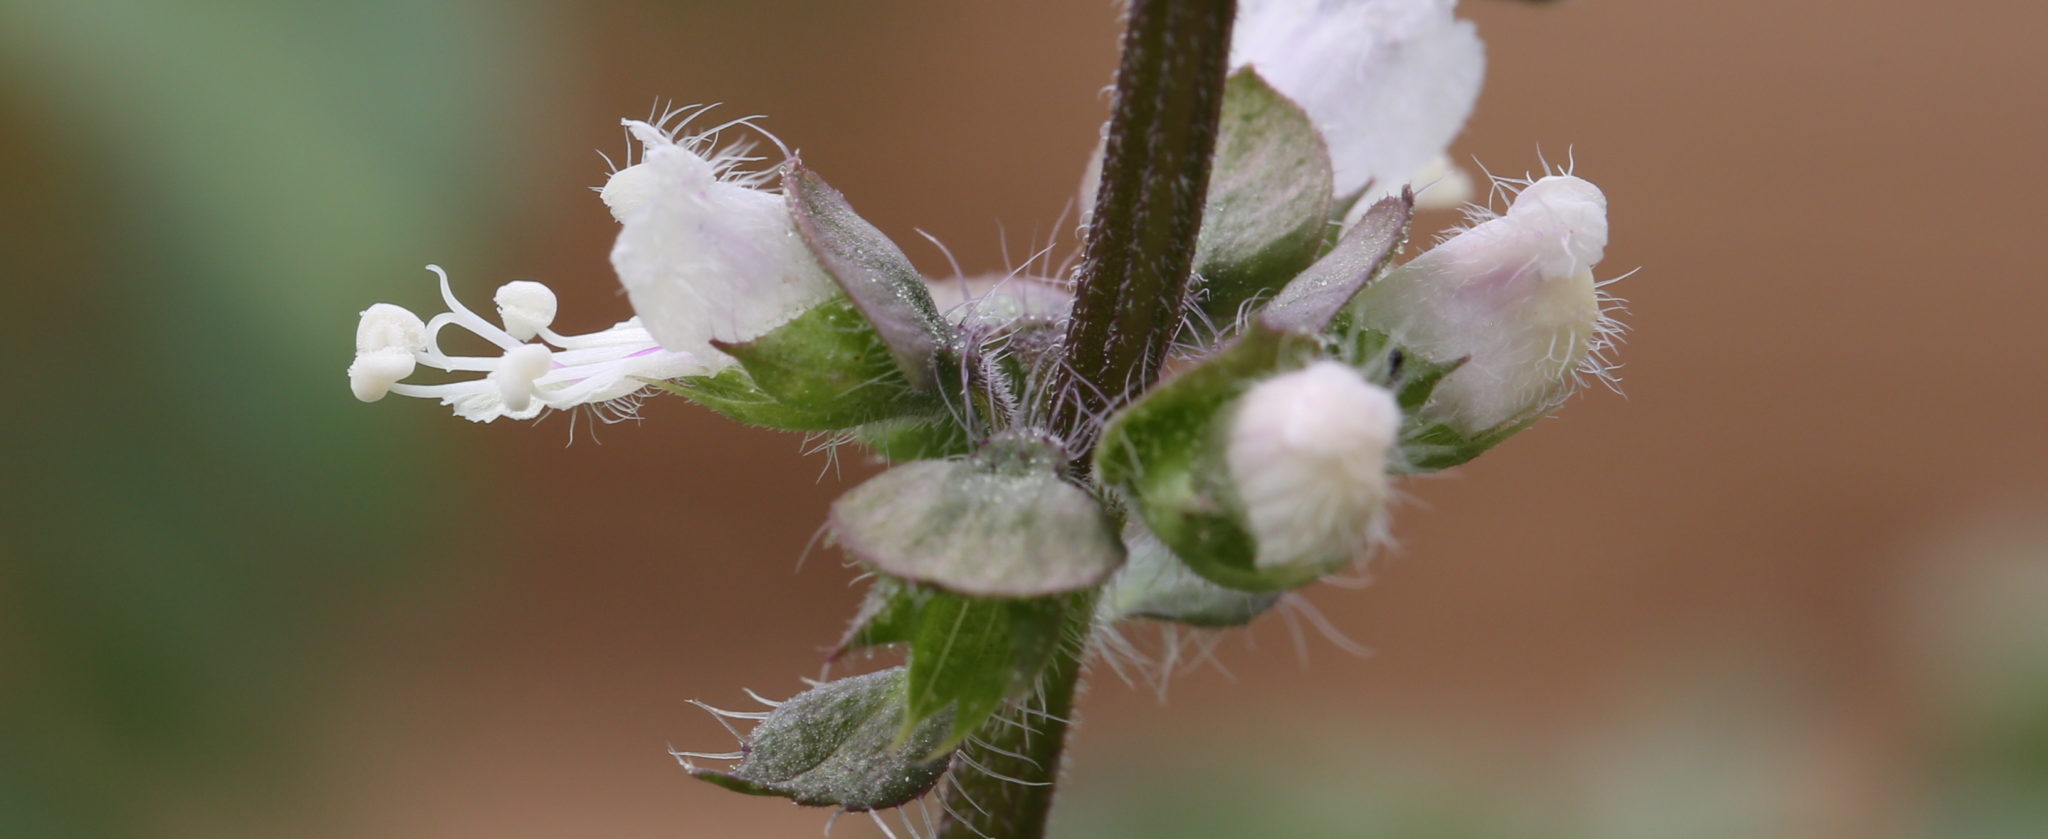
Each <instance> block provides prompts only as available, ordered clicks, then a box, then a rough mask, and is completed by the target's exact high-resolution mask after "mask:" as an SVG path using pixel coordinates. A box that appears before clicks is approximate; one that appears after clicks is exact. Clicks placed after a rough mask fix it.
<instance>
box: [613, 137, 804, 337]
mask: <svg viewBox="0 0 2048 839" xmlns="http://www.w3.org/2000/svg"><path fill="white" fill-rule="evenodd" d="M627 126H628V127H629V128H630V129H631V130H632V132H633V135H634V136H635V137H637V138H638V139H639V140H640V142H641V144H642V147H643V149H644V150H645V157H644V158H643V159H642V161H641V162H640V163H638V164H636V165H634V166H631V167H628V168H627V169H625V170H622V171H620V172H619V173H618V174H617V175H614V176H613V179H612V180H613V183H611V184H608V185H607V187H606V189H605V190H604V197H605V200H606V203H607V204H608V205H609V206H610V207H611V208H612V211H613V213H615V214H617V215H618V216H619V218H620V219H621V221H622V224H621V227H620V229H619V238H618V242H617V244H616V245H614V247H613V248H612V267H613V268H615V269H616V270H617V271H618V274H619V280H620V282H621V283H623V284H624V285H625V287H626V293H627V295H628V296H629V297H630V298H631V299H632V302H633V310H634V311H635V312H636V313H638V314H639V316H640V322H641V324H642V325H644V326H645V327H646V328H647V331H648V332H650V333H652V334H653V335H654V339H655V340H656V341H659V342H660V343H661V346H662V348H663V349H666V350H669V351H672V352H688V353H691V354H693V355H695V356H696V357H698V358H700V359H703V360H704V361H705V362H706V363H707V364H709V365H710V366H712V367H713V368H721V367H724V366H727V365H730V364H732V363H733V361H732V359H731V358H730V357H729V356H726V355H725V354H723V353H721V352H719V351H718V350H717V349H715V348H713V346H712V343H711V342H712V341H714V340H715V341H721V342H727V343H738V342H743V341H747V340H751V339H753V338H757V337H759V336H761V335H764V334H766V333H767V332H769V331H770V330H772V329H774V328H775V327H777V326H780V325H782V324H784V323H786V322H788V321H789V320H790V319H791V318H794V317H795V316H797V315H798V314H800V313H802V312H804V311H805V310H807V309H809V308H811V307H812V306H814V305H816V304H818V303H820V302H822V301H825V300H827V299H829V298H831V297H833V296H835V295H837V294H839V291H838V288H837V286H835V285H834V284H833V282H832V280H831V278H830V277H829V276H827V275H826V274H825V272H824V270H823V269H822V268H820V267H819V265H818V262H817V260H816V259H815V258H814V257H812V255H811V253H810V250H809V249H808V248H807V247H806V245H805V244H804V240H803V239H802V238H801V237H800V236H798V235H797V233H796V230H795V228H794V226H793V222H792V221H791V218H790V212H789V209H788V207H787V205H786V204H785V203H784V200H783V197H782V196H781V195H780V194H777V193H774V192H769V191H767V190H764V189H759V188H756V187H757V185H758V184H760V183H761V182H762V181H763V180H764V178H762V177H759V176H749V175H743V174H736V173H735V171H734V170H733V168H732V167H733V164H734V161H735V158H734V157H733V154H732V153H731V152H716V153H713V154H712V155H711V156H710V157H705V156H703V155H700V154H699V150H700V149H703V148H705V147H706V145H707V143H708V140H707V139H706V138H686V139H684V140H682V141H680V142H678V141H677V140H676V139H674V138H672V137H670V136H669V135H668V134H666V133H664V132H663V131H662V130H661V129H660V128H657V127H655V126H653V125H649V124H647V123H644V122H631V121H629V122H628V123H627Z"/></svg>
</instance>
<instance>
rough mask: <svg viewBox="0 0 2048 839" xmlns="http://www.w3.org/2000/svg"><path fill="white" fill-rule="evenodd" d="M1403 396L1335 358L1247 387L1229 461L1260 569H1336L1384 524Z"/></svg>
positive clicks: (1232, 429) (1361, 549)
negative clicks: (1390, 461) (1398, 399)
mask: <svg viewBox="0 0 2048 839" xmlns="http://www.w3.org/2000/svg"><path fill="white" fill-rule="evenodd" d="M1400 431H1401V408H1400V405H1399V403H1397V402H1396V401H1395V399H1394V396H1393V394H1391V393H1388V392H1387V391H1386V389H1384V388H1381V387H1379V386H1377V385H1374V384H1373V383H1371V382H1369V381H1366V379H1365V377H1363V376H1361V375H1359V373H1358V371H1356V370H1353V369H1352V368H1351V367H1349V366H1346V365H1344V364H1339V363H1337V362H1334V361H1318V362H1316V363H1314V364H1311V365H1309V366H1307V367H1304V368H1302V369H1300V370H1296V371H1294V372H1291V373H1283V374H1281V375H1278V376H1274V377H1273V378H1270V379H1267V380H1265V381H1263V382H1260V383H1258V384H1257V385H1254V386H1252V388H1251V389H1250V390H1248V391H1246V392H1245V394H1244V396H1242V397H1240V398H1239V400H1238V403H1237V414H1236V416H1235V417H1233V418H1232V421H1231V425H1230V432H1229V445H1228V448H1227V449H1226V451H1225V459H1226V460H1227V462H1228V464H1229V468H1230V477H1231V480H1232V482H1233V483H1234V484H1235V485H1236V488H1237V495H1238V499H1239V501H1240V502H1241V503H1242V504H1243V507H1244V513H1245V518H1246V521H1247V523H1248V524H1249V525H1250V528H1251V532H1252V537H1253V538H1254V539H1255V540H1256V542H1257V545H1258V550H1257V554H1256V556H1255V558H1254V562H1255V564H1256V565H1257V566H1258V567H1259V568H1260V569H1270V568H1276V567H1309V568H1331V569H1334V568H1336V567H1338V566H1340V565H1342V564H1344V563H1345V562H1348V561H1350V560H1352V559H1355V558H1357V557H1358V556H1360V555H1361V554H1362V553H1363V552H1364V551H1365V548H1366V547H1367V545H1368V544H1369V543H1370V542H1371V541H1372V540H1373V538H1374V536H1375V534H1376V533H1378V532H1379V530H1380V529H1381V528H1383V527H1384V525H1383V524H1382V523H1381V522H1380V515H1379V514H1380V511H1381V509H1382V508H1383V507H1384V506H1385V505H1386V501H1387V494H1388V488H1387V460H1388V457H1389V456H1390V453H1391V452H1392V450H1393V447H1394V445H1395V443H1396V442H1397V441H1398V440H1399V438H1400Z"/></svg>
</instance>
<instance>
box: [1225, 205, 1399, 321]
mask: <svg viewBox="0 0 2048 839" xmlns="http://www.w3.org/2000/svg"><path fill="white" fill-rule="evenodd" d="M1414 214H1415V197H1414V195H1413V194H1411V193H1409V192H1408V191H1407V190H1405V189H1404V190H1402V191H1401V194H1400V195H1399V196H1396V197H1392V198H1385V199H1381V200H1380V201H1379V202H1378V203H1375V204H1373V205H1372V207H1371V209H1368V210H1366V211H1365V215H1363V216H1360V217H1359V219H1358V222H1357V223H1356V224H1353V225H1352V226H1351V229H1349V230H1347V231H1345V232H1344V238H1342V239H1340V240H1338V242H1337V246H1336V247H1335V248H1333V249H1331V251H1330V252H1329V253H1327V254H1324V255H1323V258H1321V259H1318V260H1316V262H1315V264H1314V265H1310V266H1309V267H1308V270H1306V271H1303V272H1301V274H1300V275H1299V276H1296V277H1295V278H1294V279H1293V280H1292V281H1290V282H1288V283H1287V287H1286V288H1283V289H1281V290H1280V293H1279V294H1276V295H1274V296H1273V301H1272V302H1271V303H1268V304H1266V307H1265V308H1264V309H1263V310H1261V311H1260V313H1259V316H1260V317H1261V318H1263V319H1265V321H1266V322H1267V323H1269V324H1271V325H1273V326H1276V327H1280V328H1282V329H1291V330H1294V331H1296V332H1321V331H1323V330H1325V329H1328V328H1329V327H1330V324H1331V323H1332V322H1334V321H1336V320H1337V317H1338V315H1340V314H1342V313H1343V312H1344V309H1345V307H1346V306H1347V305H1348V304H1350V302H1351V298H1353V297H1356V296H1357V295H1358V292H1360V291H1363V290H1364V289H1365V287H1366V286H1368V285H1371V284H1372V282H1373V281H1374V280H1377V279H1379V278H1380V276H1381V275H1383V274H1385V273H1386V271H1387V269H1388V268H1390V267H1392V261H1393V257H1394V254H1396V253H1399V252H1400V250H1401V246H1402V244H1403V243H1405V242H1406V241H1407V240H1408V223H1409V220H1410V219H1411V218H1412V217H1413V216H1414Z"/></svg>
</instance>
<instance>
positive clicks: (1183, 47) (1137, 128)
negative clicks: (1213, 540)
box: [939, 0, 1237, 839]
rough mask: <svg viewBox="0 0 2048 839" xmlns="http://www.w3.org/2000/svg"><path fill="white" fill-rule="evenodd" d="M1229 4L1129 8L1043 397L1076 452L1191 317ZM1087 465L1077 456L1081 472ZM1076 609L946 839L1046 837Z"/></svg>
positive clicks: (1076, 669) (953, 787)
mask: <svg viewBox="0 0 2048 839" xmlns="http://www.w3.org/2000/svg"><path fill="white" fill-rule="evenodd" d="M1236 7H1237V4H1236V1H1235V0H1131V8H1130V16H1129V21H1128V24H1127V26H1126V28H1125V30H1124V39H1123V61H1122V64H1121V65H1119V67H1118V68H1117V75H1116V104H1115V106H1114V110H1113V111H1112V112H1111V114H1110V121H1109V138H1108V143H1107V145H1106V147H1105V149H1104V153H1103V161H1102V182H1101V185H1100V186H1099V187H1098V188H1097V190H1096V193H1095V208H1094V212H1093V214H1092V217H1091V220H1090V223H1089V228H1088V239H1087V242H1086V244H1085V246H1084V249H1083V251H1082V258H1081V266H1080V268H1079V270H1078V272H1077V273H1076V275H1075V280H1076V282H1077V287H1076V289H1075V301H1074V314H1073V318H1072V320H1071V321H1070V322H1069V324H1068V327H1067V334H1066V341H1065V351H1066V364H1065V365H1064V366H1063V367H1062V368H1061V369H1060V372H1059V376H1060V378H1059V379H1058V380H1057V381H1055V382H1054V383H1053V387H1051V388H1049V393H1050V394H1052V398H1053V399H1054V400H1055V401H1054V403H1053V405H1052V406H1051V414H1052V419H1053V423H1054V425H1053V427H1054V428H1055V429H1056V430H1058V431H1059V432H1060V433H1061V434H1062V435H1063V436H1064V437H1065V438H1066V440H1067V441H1068V443H1069V445H1070V446H1071V447H1072V449H1071V450H1072V451H1075V452H1083V453H1084V452H1086V451H1088V450H1089V449H1090V448H1092V446H1093V443H1094V439H1095V436H1096V435H1097V433H1098V432H1099V427H1098V424H1099V422H1100V419H1101V418H1102V417H1103V416H1104V415H1106V414H1107V413H1108V412H1109V411H1111V410H1113V409H1114V408H1115V407H1117V406H1118V405H1121V404H1123V403H1124V402H1125V401H1126V400H1127V399H1128V398H1129V397H1130V396H1132V395H1134V394H1137V393H1140V392H1142V391H1143V390H1144V389H1145V388H1146V387H1148V386H1149V385H1151V383H1152V381H1153V380H1154V379H1155V378H1157V377H1158V375H1159V365H1160V362H1161V361H1162V360H1163V359H1164V358H1165V356H1166V351H1167V348H1168V347H1169V346H1170V345H1171V344H1172V342H1173V339H1174V334H1175V333H1176V332H1178V331H1179V329H1180V327H1181V324H1182V323H1183V321H1184V319H1185V317H1186V308H1187V298H1188V283H1189V273H1190V272H1191V271H1192V269H1193V266H1194V253H1195V237H1196V236H1197V234H1199V233H1200V232H1201V229H1202V208H1203V204H1204V202H1205V200H1206V198H1207V196H1208V192H1209V166H1210V162H1211V159H1212V158H1213V157H1214V155H1215V150H1216V124H1217V116H1218V114H1219V113H1220V112H1221V110H1222V106H1223V82H1224V78H1225V75H1226V73H1227V72H1228V69H1229V56H1230V27H1231V23H1232V21H1233V20H1234V18H1235V17H1236V11H1237V8H1236ZM1085 469H1086V455H1085V454H1082V455H1081V462H1080V463H1077V464H1076V471H1077V472H1080V471H1085ZM1078 600H1079V602H1078V603H1077V604H1076V605H1075V608H1074V611H1073V612H1072V613H1071V614H1072V615H1073V619H1072V620H1070V622H1069V623H1070V625H1069V630H1070V640H1069V643H1067V644H1065V645H1063V646H1062V647H1061V649H1060V652H1059V654H1058V656H1056V657H1055V659H1054V660H1053V662H1052V663H1051V664H1050V665H1049V666H1048V667H1047V668H1046V671H1045V673H1044V676H1043V688H1042V690H1041V691H1040V692H1039V694H1038V696H1037V697H1036V700H1035V701H1033V702H1026V703H1023V705H1022V706H1021V707H1020V708H1018V709H1015V710H1013V711H1011V712H1010V713H1009V714H1008V715H1007V716H1006V717H1005V719H1006V720H1008V721H1007V722H1005V721H998V722H995V723H993V724H991V725H990V726H988V727H986V728H984V729H982V731H981V732H980V739H981V741H982V742H980V743H972V744H969V745H968V746H967V747H966V748H964V749H962V754H963V755H964V756H965V757H966V758H967V759H968V760H972V761H973V765H968V764H966V763H965V762H964V761H963V763H962V764H961V765H960V766H958V767H956V768H955V770H954V774H953V777H952V780H951V781H950V782H949V783H948V786H947V789H946V793H945V796H946V797H945V801H944V803H945V805H946V810H947V812H948V813H949V814H951V815H949V816H948V817H947V821H946V825H945V827H944V829H943V830H941V831H940V834H939V835H940V836H941V837H942V838H943V839H972V837H992V839H1040V837H1043V836H1044V835H1045V826H1046V818H1047V815H1048V813H1049V812H1050V811H1051V808H1052V800H1053V792H1054V784H1055V782H1056V781H1057V780H1058V777H1059V770H1060V760H1061V756H1062V754H1063V753H1064V751H1065V748H1066V738H1067V730H1068V727H1069V721H1070V720H1072V719H1073V706H1074V695H1075V693H1076V692H1077V691H1078V690H1079V688H1080V683H1081V671H1082V658H1083V656H1084V655H1085V654H1086V652H1087V646H1088V634H1089V632H1090V630H1091V628H1092V623H1091V620H1092V617H1091V616H1092V615H1093V613H1094V597H1093V596H1092V595H1091V596H1085V597H1081V598H1079V599H1078Z"/></svg>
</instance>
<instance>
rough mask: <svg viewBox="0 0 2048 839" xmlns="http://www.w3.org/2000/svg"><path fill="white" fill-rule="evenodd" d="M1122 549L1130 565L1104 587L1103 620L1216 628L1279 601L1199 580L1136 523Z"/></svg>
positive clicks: (1249, 618) (1273, 596)
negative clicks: (1159, 622)
mask: <svg viewBox="0 0 2048 839" xmlns="http://www.w3.org/2000/svg"><path fill="white" fill-rule="evenodd" d="M1124 547H1125V549H1126V551H1127V552H1128V553H1129V555H1130V560H1129V561H1128V562H1125V563H1124V567H1123V568H1121V569H1118V571H1117V572H1116V576H1114V577H1111V578H1110V579H1109V584H1108V585H1106V586H1104V587H1103V591H1102V599H1101V601H1100V605H1099V606H1098V607H1097V609H1098V611H1097V614H1098V615H1100V616H1101V617H1102V618H1103V619H1104V620H1109V621H1119V620H1128V619H1131V618H1149V619H1152V620H1163V621H1172V622H1174V623H1183V624H1187V625H1189V626H1199V627H1204V628H1211V629H1215V628H1222V627H1230V626H1243V625H1245V624H1248V623H1251V622H1252V619H1254V618H1257V617H1258V616H1260V615H1262V614H1265V613H1266V611H1267V610H1268V609H1271V608H1273V604H1275V603H1278V602H1280V595H1279V594H1277V593H1274V592H1250V591H1238V590H1237V589H1231V588H1224V587H1222V586H1219V585H1217V584H1215V583H1212V582H1209V581H1208V580H1205V579H1202V578H1201V577H1200V576H1198V575H1196V574H1195V572H1193V571H1191V570H1189V569H1188V567H1187V565H1186V564H1185V563H1183V562H1181V561H1180V557H1177V556H1174V555H1173V551H1171V550H1168V549H1167V547H1166V545H1165V544H1163V543H1161V542H1160V541H1159V537H1156V536H1153V535H1152V534H1151V533H1150V532H1148V531H1146V530H1145V528H1144V526H1142V525H1139V524H1137V523H1136V522H1132V523H1131V524H1130V525H1128V526H1126V527H1125V528H1124Z"/></svg>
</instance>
